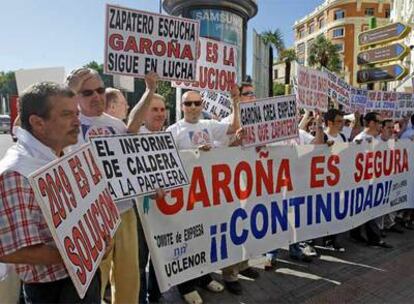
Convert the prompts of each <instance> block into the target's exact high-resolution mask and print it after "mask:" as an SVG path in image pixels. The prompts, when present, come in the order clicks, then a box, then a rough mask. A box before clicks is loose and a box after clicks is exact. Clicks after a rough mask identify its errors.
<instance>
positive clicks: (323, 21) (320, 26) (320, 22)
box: [318, 17, 325, 29]
mask: <svg viewBox="0 0 414 304" xmlns="http://www.w3.org/2000/svg"><path fill="white" fill-rule="evenodd" d="M318 23H319V28H320V29H321V28H323V27H324V26H325V18H323V17H322V18H320V19H319V20H318Z"/></svg>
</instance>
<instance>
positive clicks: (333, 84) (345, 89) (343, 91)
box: [323, 68, 351, 112]
mask: <svg viewBox="0 0 414 304" xmlns="http://www.w3.org/2000/svg"><path fill="white" fill-rule="evenodd" d="M323 71H324V72H325V73H326V75H327V76H328V96H329V97H330V98H332V99H333V100H335V101H336V102H338V103H339V104H340V105H342V106H343V109H344V111H346V112H348V111H349V110H350V108H351V103H350V91H351V86H350V85H349V84H348V83H346V81H345V80H343V79H342V78H339V77H338V76H336V75H335V74H334V73H331V72H330V71H329V70H327V69H325V68H324V69H323Z"/></svg>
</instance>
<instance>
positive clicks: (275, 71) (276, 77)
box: [273, 69, 279, 79]
mask: <svg viewBox="0 0 414 304" xmlns="http://www.w3.org/2000/svg"><path fill="white" fill-rule="evenodd" d="M273 77H274V79H278V78H279V70H278V69H275V70H273Z"/></svg>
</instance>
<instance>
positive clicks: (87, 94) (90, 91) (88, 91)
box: [81, 87, 105, 97]
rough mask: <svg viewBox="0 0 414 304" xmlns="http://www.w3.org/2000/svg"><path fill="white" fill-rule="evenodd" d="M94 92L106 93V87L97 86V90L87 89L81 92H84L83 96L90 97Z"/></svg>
mask: <svg viewBox="0 0 414 304" xmlns="http://www.w3.org/2000/svg"><path fill="white" fill-rule="evenodd" d="M94 92H96V93H98V94H99V95H101V94H103V93H105V88H102V87H100V88H97V89H95V90H85V91H82V92H81V94H82V96H83V97H90V96H92V95H93V93H94Z"/></svg>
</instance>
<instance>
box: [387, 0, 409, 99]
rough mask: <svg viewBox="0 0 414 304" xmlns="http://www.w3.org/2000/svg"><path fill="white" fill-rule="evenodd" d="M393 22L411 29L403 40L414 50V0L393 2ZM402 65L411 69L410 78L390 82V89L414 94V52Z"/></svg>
mask: <svg viewBox="0 0 414 304" xmlns="http://www.w3.org/2000/svg"><path fill="white" fill-rule="evenodd" d="M391 2H392V4H391V22H402V23H405V24H407V25H409V26H410V27H411V33H410V34H408V36H407V37H406V38H405V39H404V40H403V43H404V44H405V45H406V46H409V47H410V48H411V49H413V48H414V0H392V1H391ZM402 64H403V65H404V66H405V67H407V68H408V69H409V73H408V76H407V77H405V78H404V79H402V80H401V81H393V82H390V88H391V89H395V90H397V91H401V92H409V93H412V92H413V81H412V79H413V76H414V51H413V50H411V52H410V54H408V56H407V57H405V58H404V60H403V62H402Z"/></svg>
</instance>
